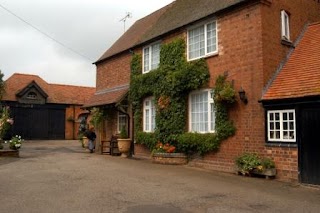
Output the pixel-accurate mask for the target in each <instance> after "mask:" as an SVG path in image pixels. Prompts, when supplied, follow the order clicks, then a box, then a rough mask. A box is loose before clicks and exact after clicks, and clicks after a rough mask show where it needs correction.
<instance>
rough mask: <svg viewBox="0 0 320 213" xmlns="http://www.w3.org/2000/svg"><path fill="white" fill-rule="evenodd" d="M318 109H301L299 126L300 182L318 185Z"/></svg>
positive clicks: (319, 168)
mask: <svg viewBox="0 0 320 213" xmlns="http://www.w3.org/2000/svg"><path fill="white" fill-rule="evenodd" d="M319 133H320V108H312V109H303V111H302V125H301V135H302V137H301V151H300V159H301V165H300V170H301V182H302V183H307V184H315V185H320V134H319Z"/></svg>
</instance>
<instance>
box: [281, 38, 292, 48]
mask: <svg viewBox="0 0 320 213" xmlns="http://www.w3.org/2000/svg"><path fill="white" fill-rule="evenodd" d="M281 44H282V45H285V46H288V47H294V45H293V43H292V41H289V40H286V39H281Z"/></svg>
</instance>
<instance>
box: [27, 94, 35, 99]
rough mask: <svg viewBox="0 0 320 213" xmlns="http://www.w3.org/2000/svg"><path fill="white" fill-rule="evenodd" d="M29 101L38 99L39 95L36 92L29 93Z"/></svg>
mask: <svg viewBox="0 0 320 213" xmlns="http://www.w3.org/2000/svg"><path fill="white" fill-rule="evenodd" d="M27 98H28V99H37V94H36V93H35V92H29V93H28V95H27Z"/></svg>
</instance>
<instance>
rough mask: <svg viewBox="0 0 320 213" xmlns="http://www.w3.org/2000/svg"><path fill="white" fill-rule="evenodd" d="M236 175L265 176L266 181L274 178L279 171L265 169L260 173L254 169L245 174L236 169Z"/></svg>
mask: <svg viewBox="0 0 320 213" xmlns="http://www.w3.org/2000/svg"><path fill="white" fill-rule="evenodd" d="M236 173H237V174H241V175H246V176H264V177H265V178H266V179H269V178H273V177H275V176H276V174H277V170H276V169H275V168H272V169H264V170H263V171H260V170H258V169H253V170H252V171H250V172H249V173H247V174H246V173H244V172H243V171H241V170H240V169H238V168H236Z"/></svg>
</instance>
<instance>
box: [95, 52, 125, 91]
mask: <svg viewBox="0 0 320 213" xmlns="http://www.w3.org/2000/svg"><path fill="white" fill-rule="evenodd" d="M130 62H131V54H130V53H129V52H128V53H124V54H121V55H119V56H117V57H115V58H111V59H108V60H106V61H104V62H102V63H99V64H97V85H96V90H97V91H99V90H103V89H108V88H112V87H117V86H121V85H125V84H129V81H130Z"/></svg>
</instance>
